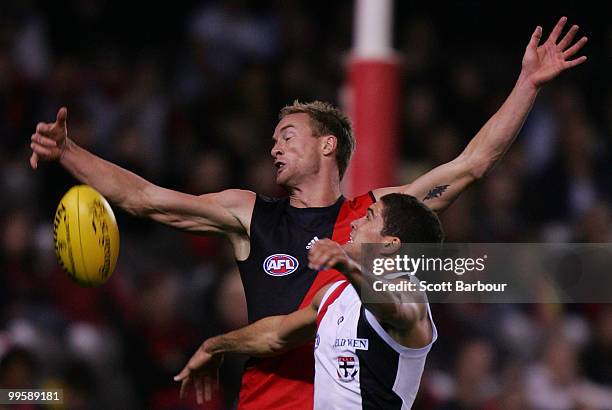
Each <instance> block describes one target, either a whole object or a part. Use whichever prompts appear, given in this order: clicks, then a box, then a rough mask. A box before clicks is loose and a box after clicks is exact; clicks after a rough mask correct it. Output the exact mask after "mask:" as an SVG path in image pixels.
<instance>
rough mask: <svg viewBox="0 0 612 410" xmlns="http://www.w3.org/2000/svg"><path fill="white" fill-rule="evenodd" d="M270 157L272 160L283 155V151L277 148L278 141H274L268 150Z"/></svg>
mask: <svg viewBox="0 0 612 410" xmlns="http://www.w3.org/2000/svg"><path fill="white" fill-rule="evenodd" d="M270 155H272V158H276V157H277V156H278V155H283V150H282V149H281V148H280V147H279V145H278V141H276V142H275V143H274V145H273V146H272V149H271V150H270Z"/></svg>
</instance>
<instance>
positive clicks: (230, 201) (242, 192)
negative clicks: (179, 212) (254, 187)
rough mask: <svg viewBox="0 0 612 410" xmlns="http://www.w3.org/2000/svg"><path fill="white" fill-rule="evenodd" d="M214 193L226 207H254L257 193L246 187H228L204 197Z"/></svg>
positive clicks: (217, 199)
mask: <svg viewBox="0 0 612 410" xmlns="http://www.w3.org/2000/svg"><path fill="white" fill-rule="evenodd" d="M209 195H212V196H213V197H214V199H215V200H216V201H217V202H218V203H219V204H221V205H222V206H224V207H229V208H252V207H253V205H254V204H255V199H256V197H257V195H256V194H255V192H253V191H249V190H246V189H226V190H224V191H220V192H217V193H215V194H205V195H202V197H207V196H209Z"/></svg>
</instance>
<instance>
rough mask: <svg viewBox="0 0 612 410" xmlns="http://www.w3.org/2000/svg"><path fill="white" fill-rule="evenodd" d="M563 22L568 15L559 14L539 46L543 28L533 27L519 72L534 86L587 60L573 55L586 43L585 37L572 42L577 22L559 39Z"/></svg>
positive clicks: (538, 85)
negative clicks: (545, 38) (557, 19)
mask: <svg viewBox="0 0 612 410" xmlns="http://www.w3.org/2000/svg"><path fill="white" fill-rule="evenodd" d="M566 23H567V17H561V19H560V20H559V22H558V23H557V25H556V26H555V28H553V30H552V32H551V33H550V35H549V36H548V39H547V40H546V41H545V42H544V43H543V44H541V45H540V40H541V39H542V27H540V26H538V27H536V29H535V31H534V32H533V34H532V35H531V40H530V41H529V44H527V49H526V50H525V55H524V56H523V64H522V66H523V68H522V72H521V75H522V76H524V78H525V79H527V80H528V81H530V82H531V83H532V84H533V85H534V86H535V87H541V86H542V85H544V84H546V83H547V82H549V81H550V80H552V79H554V78H556V77H557V76H558V75H559V74H560V73H561V72H563V71H565V70H567V69H568V68H572V67H576V66H577V65H579V64H582V63H584V62H585V61H586V59H587V58H586V56H581V57H577V58H574V56H575V55H576V53H577V52H578V51H580V49H582V47H583V46H584V45H585V44H586V42H587V38H586V37H582V38H580V40H578V41H576V42H574V37H575V36H576V33H577V32H578V26H577V25H573V26H572V27H571V28H570V29H569V31H568V32H567V33H566V34H565V36H563V38H561V40H559V38H560V37H561V33H562V32H563V28H564V27H565V24H566Z"/></svg>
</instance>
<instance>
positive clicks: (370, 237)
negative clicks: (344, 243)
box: [349, 202, 388, 244]
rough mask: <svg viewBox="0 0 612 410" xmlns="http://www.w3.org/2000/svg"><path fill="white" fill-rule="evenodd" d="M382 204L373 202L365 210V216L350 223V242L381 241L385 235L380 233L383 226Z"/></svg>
mask: <svg viewBox="0 0 612 410" xmlns="http://www.w3.org/2000/svg"><path fill="white" fill-rule="evenodd" d="M383 209H384V208H383V204H382V203H381V202H375V203H373V204H372V205H370V207H369V208H368V210H367V213H366V215H365V216H363V217H361V218H359V219H357V220H355V221H353V222H352V223H351V234H350V240H349V242H351V243H356V244H361V243H383V242H384V241H385V239H388V238H387V237H386V236H383V235H382V234H381V231H382V230H383V227H384V219H383V215H382V214H383Z"/></svg>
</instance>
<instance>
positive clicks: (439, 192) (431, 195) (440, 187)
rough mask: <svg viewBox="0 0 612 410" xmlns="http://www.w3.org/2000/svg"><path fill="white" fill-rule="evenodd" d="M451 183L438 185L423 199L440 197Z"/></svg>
mask: <svg viewBox="0 0 612 410" xmlns="http://www.w3.org/2000/svg"><path fill="white" fill-rule="evenodd" d="M449 186H450V185H438V186H436V187H435V188H433V189H431V190H430V191H429V192H428V193H427V195H426V196H425V198H423V201H427V200H428V199H434V198H438V197H441V196H442V194H443V193H444V191H446V189H447V188H448V187H449Z"/></svg>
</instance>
